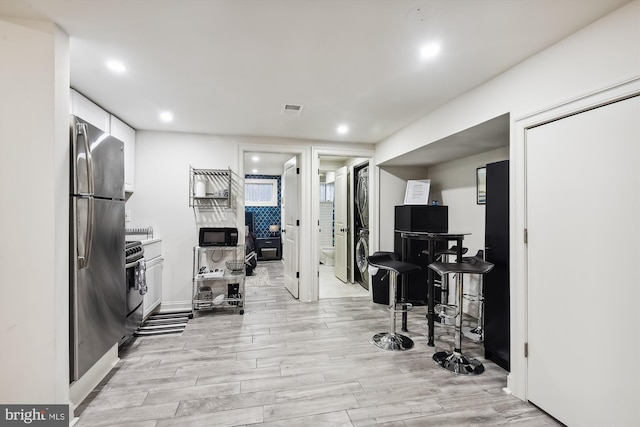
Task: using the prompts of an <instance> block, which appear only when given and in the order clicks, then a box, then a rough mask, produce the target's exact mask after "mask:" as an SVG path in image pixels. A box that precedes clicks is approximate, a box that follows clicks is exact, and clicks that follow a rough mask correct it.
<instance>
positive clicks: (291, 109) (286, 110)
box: [282, 104, 304, 116]
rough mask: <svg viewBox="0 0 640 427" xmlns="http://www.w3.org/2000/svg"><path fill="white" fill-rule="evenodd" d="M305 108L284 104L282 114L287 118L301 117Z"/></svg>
mask: <svg viewBox="0 0 640 427" xmlns="http://www.w3.org/2000/svg"><path fill="white" fill-rule="evenodd" d="M303 108H304V107H303V106H302V105H297V104H284V106H283V107H282V114H284V115H285V116H299V115H300V114H302V109H303Z"/></svg>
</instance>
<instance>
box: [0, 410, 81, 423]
mask: <svg viewBox="0 0 640 427" xmlns="http://www.w3.org/2000/svg"><path fill="white" fill-rule="evenodd" d="M27 425H28V426H38V427H60V426H68V425H69V405H0V427H5V426H27Z"/></svg>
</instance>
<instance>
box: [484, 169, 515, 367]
mask: <svg viewBox="0 0 640 427" xmlns="http://www.w3.org/2000/svg"><path fill="white" fill-rule="evenodd" d="M485 208H486V217H485V258H486V260H487V261H489V262H491V263H493V264H494V267H493V270H491V271H490V272H489V273H487V274H485V275H484V285H483V290H484V309H485V317H484V357H485V358H486V359H489V360H491V361H493V362H494V363H496V364H497V365H498V366H500V367H502V368H503V369H506V370H507V371H508V370H509V369H510V366H509V344H510V337H509V333H510V328H509V161H508V160H504V161H501V162H496V163H489V164H487V198H486V206H485Z"/></svg>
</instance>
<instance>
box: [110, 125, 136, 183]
mask: <svg viewBox="0 0 640 427" xmlns="http://www.w3.org/2000/svg"><path fill="white" fill-rule="evenodd" d="M111 135H113V136H114V137H116V138H118V139H119V140H120V141H122V142H124V191H126V192H127V193H133V190H134V175H135V163H136V162H135V161H136V131H135V129H133V128H132V127H131V126H129V125H127V124H126V123H125V122H123V121H122V120H120V119H118V118H117V117H116V116H113V115H112V116H111Z"/></svg>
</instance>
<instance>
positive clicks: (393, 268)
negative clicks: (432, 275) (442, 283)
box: [367, 252, 421, 351]
mask: <svg viewBox="0 0 640 427" xmlns="http://www.w3.org/2000/svg"><path fill="white" fill-rule="evenodd" d="M394 255H395V254H393V253H392V252H376V253H374V254H373V255H371V256H368V257H367V261H369V265H370V266H372V267H374V268H378V269H380V270H386V271H388V274H389V323H390V324H389V332H381V333H379V334H375V335H374V336H373V340H372V343H373V344H374V345H376V346H377V347H380V348H381V349H383V350H391V351H404V350H409V349H410V348H412V347H413V340H412V339H411V338H409V337H407V336H404V335H402V334H398V333H396V313H403V312H406V311H407V310H408V309H409V308H410V306H411V304H407V303H403V308H402V309H400V310H397V309H396V305H397V300H396V295H397V291H396V289H397V284H398V275H400V274H406V273H412V272H414V271H419V270H421V268H420V266H418V265H415V264H411V263H408V262H403V261H398V260H396V259H395V257H394Z"/></svg>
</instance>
